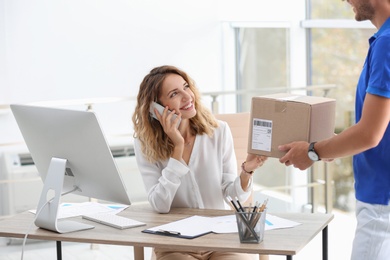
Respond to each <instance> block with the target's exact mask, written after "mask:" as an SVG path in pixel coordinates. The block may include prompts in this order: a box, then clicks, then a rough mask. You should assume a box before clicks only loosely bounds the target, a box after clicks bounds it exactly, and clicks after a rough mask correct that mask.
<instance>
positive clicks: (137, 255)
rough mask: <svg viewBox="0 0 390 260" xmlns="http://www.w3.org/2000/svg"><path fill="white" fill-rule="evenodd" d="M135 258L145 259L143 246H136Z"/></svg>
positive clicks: (138, 259) (137, 259)
mask: <svg viewBox="0 0 390 260" xmlns="http://www.w3.org/2000/svg"><path fill="white" fill-rule="evenodd" d="M133 248H134V260H144V259H145V257H144V248H143V247H141V246H134V247H133Z"/></svg>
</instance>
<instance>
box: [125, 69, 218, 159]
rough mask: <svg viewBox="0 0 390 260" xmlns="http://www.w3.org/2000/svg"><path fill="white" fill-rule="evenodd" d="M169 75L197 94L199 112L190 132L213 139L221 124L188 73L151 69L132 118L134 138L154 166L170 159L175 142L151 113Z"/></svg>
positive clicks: (196, 100)
mask: <svg viewBox="0 0 390 260" xmlns="http://www.w3.org/2000/svg"><path fill="white" fill-rule="evenodd" d="M169 74H177V75H179V76H181V77H182V78H183V79H184V80H185V81H186V82H187V83H188V85H189V88H190V89H191V91H192V92H193V93H194V97H195V100H194V101H195V109H196V111H197V113H196V115H195V116H194V117H193V118H190V128H191V133H192V134H194V135H197V134H199V135H202V134H207V135H209V136H212V135H213V133H214V128H216V127H217V126H218V121H217V120H216V119H215V117H214V116H213V114H212V113H211V112H210V110H208V109H207V108H206V107H204V106H203V105H202V103H201V97H200V93H199V91H198V90H197V88H196V86H195V82H194V81H193V80H192V79H191V78H190V77H189V76H188V75H187V73H185V72H184V71H182V70H180V69H178V68H176V67H174V66H168V65H165V66H160V67H156V68H154V69H152V70H151V71H150V73H149V74H148V75H146V76H145V78H144V79H143V81H142V82H141V85H140V87H139V92H138V96H137V105H136V107H135V111H134V114H133V117H132V120H133V125H134V138H138V139H139V141H140V143H141V149H142V152H143V154H144V155H145V157H146V158H147V159H148V161H150V162H152V163H154V162H157V161H160V160H166V159H168V158H169V157H170V156H171V154H172V151H173V143H172V141H171V140H170V139H169V137H168V136H167V135H166V134H165V132H164V130H163V128H162V126H161V124H160V122H159V121H158V120H156V119H154V118H152V117H151V116H150V113H149V106H150V104H151V102H152V101H156V102H158V98H159V96H160V94H161V88H162V84H163V81H164V79H165V78H166V76H167V75H169Z"/></svg>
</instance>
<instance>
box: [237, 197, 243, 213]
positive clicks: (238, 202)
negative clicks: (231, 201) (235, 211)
mask: <svg viewBox="0 0 390 260" xmlns="http://www.w3.org/2000/svg"><path fill="white" fill-rule="evenodd" d="M236 201H237V204H238V206H239V207H240V210H241V211H242V212H244V208H243V207H242V205H241V203H240V201H239V200H238V198H237V197H236Z"/></svg>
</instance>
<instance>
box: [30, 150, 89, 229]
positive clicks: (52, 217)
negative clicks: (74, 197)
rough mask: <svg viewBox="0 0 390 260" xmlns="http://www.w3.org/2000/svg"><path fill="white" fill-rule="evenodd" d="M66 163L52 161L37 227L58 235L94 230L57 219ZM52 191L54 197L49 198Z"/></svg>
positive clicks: (36, 221)
mask: <svg viewBox="0 0 390 260" xmlns="http://www.w3.org/2000/svg"><path fill="white" fill-rule="evenodd" d="M66 163H67V160H66V159H60V158H54V157H53V158H52V159H51V162H50V165H49V169H48V172H47V176H46V179H45V183H44V185H43V189H42V193H41V197H40V199H39V203H38V207H37V212H36V214H37V215H36V218H35V225H36V226H37V227H40V228H43V229H47V230H51V231H55V232H57V233H69V232H74V231H81V230H86V229H91V228H94V226H91V225H87V224H83V223H79V222H75V221H69V220H58V219H57V216H58V210H59V206H60V198H61V193H62V187H63V184H64V178H65V171H66ZM52 191H54V197H49V198H48V196H49V195H50V194H49V193H50V192H52Z"/></svg>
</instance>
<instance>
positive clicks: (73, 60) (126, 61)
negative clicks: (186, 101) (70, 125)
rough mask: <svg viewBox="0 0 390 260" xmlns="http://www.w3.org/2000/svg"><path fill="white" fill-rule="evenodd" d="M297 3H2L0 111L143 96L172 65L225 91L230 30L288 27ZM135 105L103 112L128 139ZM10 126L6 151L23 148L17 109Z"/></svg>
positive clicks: (6, 123)
mask: <svg viewBox="0 0 390 260" xmlns="http://www.w3.org/2000/svg"><path fill="white" fill-rule="evenodd" d="M299 1H304V0H299ZM291 2H296V1H289V0H283V1H265V0H257V1H256V0H243V1H233V0H226V1H225V0H214V1H213V0H198V1H182V0H164V1H160V0H115V1H112V0H0V105H1V104H9V103H25V102H35V101H44V100H64V99H65V100H67V99H85V98H97V97H129V96H135V95H136V94H137V90H138V86H139V83H140V82H141V80H142V78H143V77H144V75H145V74H146V73H147V72H148V71H149V70H150V69H151V68H153V67H155V66H159V65H162V64H172V65H176V66H178V67H180V68H182V69H184V70H185V71H187V72H188V73H189V74H190V75H191V76H192V77H193V78H194V79H195V81H196V82H197V84H198V87H199V88H200V89H201V91H217V90H222V89H224V85H225V83H224V82H223V78H224V75H223V74H224V73H226V72H225V71H224V69H223V64H222V61H223V60H224V59H223V58H224V57H223V55H224V54H223V53H224V52H223V46H224V42H223V40H222V39H223V37H222V30H221V27H222V23H221V21H278V20H282V21H286V20H288V19H289V17H290V15H291V14H289V11H291V10H292V8H293V6H292V5H293V4H292V3H291ZM281 6H283V8H280V7H281ZM290 13H291V12H290ZM133 105H134V104H130V103H129V102H127V103H126V104H101V105H96V106H95V109H96V111H98V112H99V111H101V113H102V116H101V117H102V121H103V124H104V127H105V128H106V129H107V131H108V132H110V133H124V132H129V131H131V125H130V117H131V112H132V111H131V109H132V106H133ZM99 109H100V110H99ZM0 125H1V127H0V144H1V143H7V142H13V141H17V140H20V138H21V137H20V135H19V134H18V131H17V127H16V125H15V124H14V122H13V117H12V114H11V113H10V112H9V110H8V112H5V111H4V110H3V112H1V110H0ZM15 128H16V130H15Z"/></svg>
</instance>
